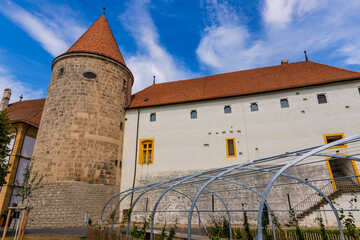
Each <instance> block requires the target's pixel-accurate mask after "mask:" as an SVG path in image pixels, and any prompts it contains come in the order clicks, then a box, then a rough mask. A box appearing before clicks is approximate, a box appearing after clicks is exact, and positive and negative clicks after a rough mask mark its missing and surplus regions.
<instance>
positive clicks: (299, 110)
mask: <svg viewBox="0 0 360 240" xmlns="http://www.w3.org/2000/svg"><path fill="white" fill-rule="evenodd" d="M135 81H136V79H135ZM133 82H134V78H133V75H132V73H131V71H130V70H129V69H128V68H127V67H126V64H125V61H124V59H123V57H122V55H121V53H120V51H119V48H118V46H117V44H116V41H115V39H114V37H113V34H112V32H111V29H110V27H109V25H108V23H107V20H106V18H105V16H101V17H100V18H99V19H98V20H96V22H95V23H94V24H93V25H92V26H91V27H90V28H89V29H88V30H87V31H86V32H85V33H84V34H83V35H82V36H81V37H80V38H79V40H78V41H77V42H76V43H75V44H74V45H73V46H72V47H71V48H70V49H69V50H68V51H67V52H66V53H64V54H62V55H60V56H58V57H56V58H55V59H54V61H53V64H52V76H51V80H50V84H49V88H48V93H47V97H46V100H44V99H39V100H30V101H22V102H16V103H13V104H10V105H9V106H8V112H9V114H10V118H11V123H12V124H13V126H14V134H16V139H15V142H14V144H13V146H12V149H13V151H12V154H11V156H10V163H11V164H12V166H11V168H12V169H11V173H10V174H9V176H8V182H9V183H12V182H14V181H15V179H18V180H21V174H22V172H23V171H24V168H25V166H26V165H27V164H28V163H29V162H30V160H31V157H32V156H33V157H34V160H32V161H33V164H34V165H33V168H34V170H35V171H36V172H37V173H38V174H39V175H41V176H43V177H44V180H43V181H44V182H43V188H42V189H40V190H39V191H38V192H37V193H36V195H34V197H33V198H32V199H31V200H30V202H31V204H32V206H33V207H34V209H33V210H32V211H31V215H30V219H31V221H30V222H29V224H30V226H32V227H58V226H59V225H60V224H61V226H81V225H83V221H84V220H83V219H84V213H85V212H88V213H89V215H90V216H91V218H92V219H93V220H97V219H98V217H99V216H100V211H101V209H102V207H103V206H104V204H105V203H106V201H107V200H108V199H109V198H110V197H111V196H113V195H114V194H115V193H118V192H119V191H120V190H126V189H129V188H132V187H134V186H139V185H142V184H148V183H152V182H158V181H161V180H164V179H169V178H172V177H175V176H181V175H187V174H191V173H194V172H197V171H200V170H205V169H211V168H218V167H223V166H228V165H234V164H238V163H243V162H246V161H249V160H253V159H257V158H260V157H265V156H269V155H274V154H280V153H285V152H290V151H294V150H299V149H302V148H306V147H312V146H315V145H321V144H324V143H329V142H331V141H334V140H337V139H340V138H344V137H345V136H351V135H355V134H358V133H359V132H360V125H359V123H358V118H359V114H360V112H359V109H360V73H358V72H354V71H349V70H345V69H340V68H336V67H332V66H327V65H323V64H320V63H315V62H311V61H305V62H297V63H287V61H284V62H282V64H281V65H277V66H271V67H265V68H258V69H251V70H245V71H238V72H231V73H224V74H219V75H213V76H207V77H201V78H195V79H189V80H182V81H175V82H168V83H160V84H154V85H152V86H150V87H148V88H146V89H144V90H142V91H140V92H138V93H136V94H134V95H131V87H132V85H133ZM40 119H41V120H40ZM35 139H36V141H35ZM344 148H345V147H344ZM343 150H344V151H346V149H343ZM337 151H342V149H340V150H337ZM350 165H351V168H350V172H351V173H352V174H355V175H359V173H358V168H359V167H360V166H359V165H356V164H355V163H354V164H352V163H351V164H350ZM322 169H324V171H325V172H322V173H321V174H325V175H326V174H328V176H329V177H332V176H333V175H334V174H336V173H335V172H334V171H335V169H333V168H332V167H331V166H330V165H329V166H326V165H324V166H323V168H322ZM316 174H319V173H317V172H311V171H309V174H308V176H307V178H311V177H312V176H314V175H316ZM356 184H358V185H359V186H360V179H358V182H357V183H356ZM11 192H12V190H11V188H10V187H8V186H4V187H3V188H2V191H1V193H0V207H1V211H2V212H5V211H6V209H7V207H8V206H9V205H11V204H12V203H16V202H17V201H18V199H16V198H13V199H11ZM121 207H122V209H125V208H128V203H127V204H124V205H123V206H121ZM49 213H51V214H49Z"/></svg>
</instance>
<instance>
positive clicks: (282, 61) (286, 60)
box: [281, 59, 289, 65]
mask: <svg viewBox="0 0 360 240" xmlns="http://www.w3.org/2000/svg"><path fill="white" fill-rule="evenodd" d="M288 63H289V59H284V60H281V65H283V64H288Z"/></svg>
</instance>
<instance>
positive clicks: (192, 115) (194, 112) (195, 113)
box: [190, 111, 197, 119]
mask: <svg viewBox="0 0 360 240" xmlns="http://www.w3.org/2000/svg"><path fill="white" fill-rule="evenodd" d="M190 118H191V119H194V118H197V111H191V113H190Z"/></svg>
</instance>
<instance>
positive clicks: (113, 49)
mask: <svg viewBox="0 0 360 240" xmlns="http://www.w3.org/2000/svg"><path fill="white" fill-rule="evenodd" d="M79 52H81V53H95V54H99V55H103V56H105V57H108V58H111V59H113V60H115V61H117V62H120V63H122V64H124V65H125V62H124V59H123V57H122V55H121V53H120V50H119V47H118V45H117V44H116V40H115V38H114V35H113V34H112V31H111V29H110V26H109V23H108V22H107V20H106V18H105V16H104V15H103V16H101V17H99V18H98V19H97V20H96V21H95V22H94V24H93V25H91V27H90V28H89V29H88V30H87V31H86V32H85V33H84V34H83V35H82V36H81V37H80V38H79V39H78V40H77V41H76V42H75V43H74V45H72V46H71V47H70V48H69V50H67V52H66V53H65V54H67V53H79Z"/></svg>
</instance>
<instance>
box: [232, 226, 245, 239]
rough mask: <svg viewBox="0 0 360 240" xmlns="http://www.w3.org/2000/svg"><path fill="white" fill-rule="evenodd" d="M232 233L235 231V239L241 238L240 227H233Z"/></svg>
mask: <svg viewBox="0 0 360 240" xmlns="http://www.w3.org/2000/svg"><path fill="white" fill-rule="evenodd" d="M234 233H235V239H237V240H241V239H243V237H242V233H241V229H240V228H234Z"/></svg>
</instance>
